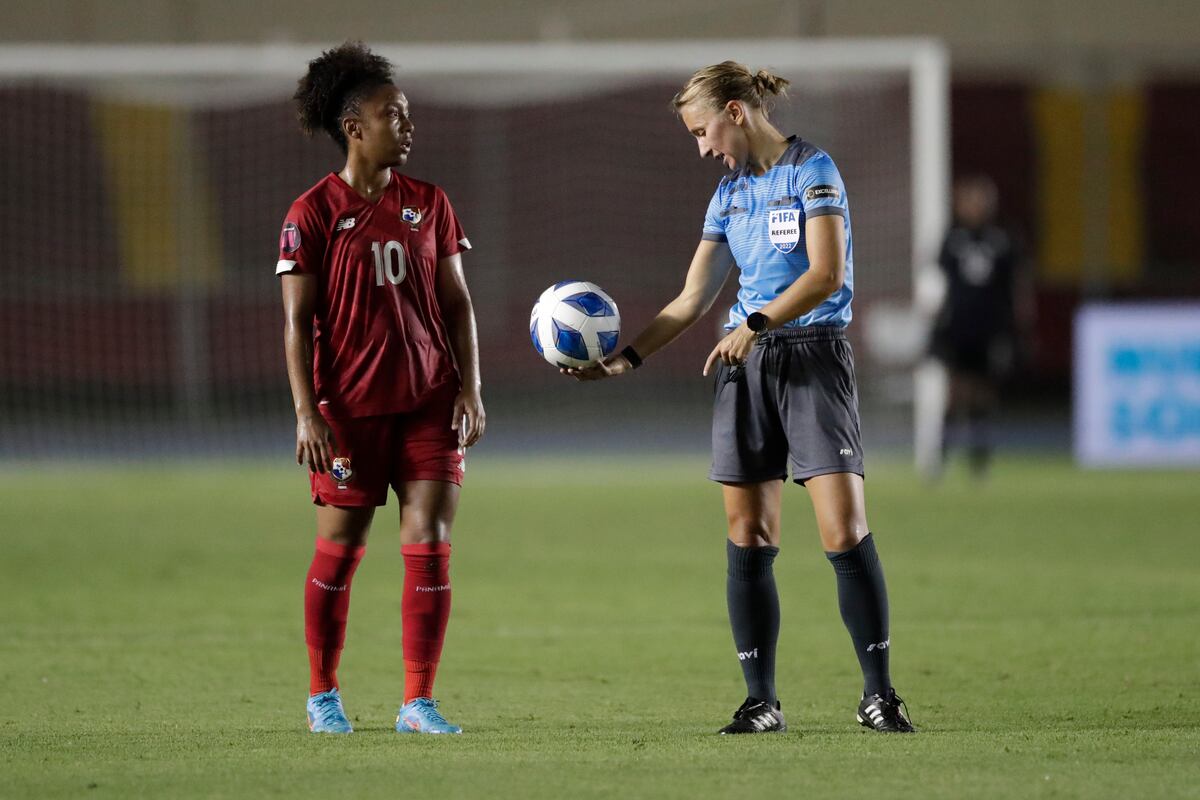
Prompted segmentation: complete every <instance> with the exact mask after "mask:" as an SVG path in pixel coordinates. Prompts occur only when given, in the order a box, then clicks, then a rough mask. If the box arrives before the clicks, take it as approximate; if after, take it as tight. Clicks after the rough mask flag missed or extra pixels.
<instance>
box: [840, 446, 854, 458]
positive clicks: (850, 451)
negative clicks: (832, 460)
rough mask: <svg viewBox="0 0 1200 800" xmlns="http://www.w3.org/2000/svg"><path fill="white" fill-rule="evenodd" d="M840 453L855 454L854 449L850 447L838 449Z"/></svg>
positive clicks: (841, 454)
mask: <svg viewBox="0 0 1200 800" xmlns="http://www.w3.org/2000/svg"><path fill="white" fill-rule="evenodd" d="M838 455H839V456H852V455H854V451H853V450H851V449H850V448H849V447H843V448H842V449H841V450H838Z"/></svg>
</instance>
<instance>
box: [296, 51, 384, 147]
mask: <svg viewBox="0 0 1200 800" xmlns="http://www.w3.org/2000/svg"><path fill="white" fill-rule="evenodd" d="M391 82H392V64H391V62H390V61H388V60H387V59H386V58H384V57H383V56H377V55H375V54H374V53H372V52H371V51H370V49H369V48H368V47H367V46H366V45H365V44H363V43H362V42H346V43H344V44H342V45H339V46H338V47H335V48H332V49H330V50H326V51H325V52H323V53H321V55H320V56H319V57H317V58H314V59H313V60H312V61H310V62H308V71H307V72H306V73H305V74H304V77H302V78H301V79H300V80H299V81H298V82H297V84H296V93H295V94H294V95H292V99H293V100H295V101H296V111H297V117H298V118H299V120H300V130H302V131H304V133H306V134H308V135H309V136H314V135H316V134H317V133H318V132H320V131H324V132H326V133H328V134H329V136H330V138H332V139H333V140H334V141H335V142H337V144H338V146H339V147H341V148H342V151H343V152H345V151H346V150H347V148H348V142H347V141H346V135H345V133H343V132H342V117H343V116H345V115H346V114H347V113H356V112H357V111H358V104H359V103H360V102H361V101H362V98H363V95H365V94H366V92H368V91H370V90H371V89H374V88H375V87H377V86H382V85H384V84H389V83H391Z"/></svg>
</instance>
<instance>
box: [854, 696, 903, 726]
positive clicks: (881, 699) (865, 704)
mask: <svg viewBox="0 0 1200 800" xmlns="http://www.w3.org/2000/svg"><path fill="white" fill-rule="evenodd" d="M902 706H903V708H902ZM907 710H908V707H907V706H904V701H903V700H901V699H900V697H899V695H897V694H896V690H895V689H888V690H887V691H886V692H884V693H883V694H872V695H866V696H864V697H863V699H862V702H861V703H859V704H858V716H857V717H856V719H858V724H859V725H862V726H863V727H864V728H870V729H871V730H873V731H879V732H880V733H916V732H917V729H916V728H914V727H913V726H912V723H911V722H909V721H908V715H907V714H906V713H905V712H906V711H907Z"/></svg>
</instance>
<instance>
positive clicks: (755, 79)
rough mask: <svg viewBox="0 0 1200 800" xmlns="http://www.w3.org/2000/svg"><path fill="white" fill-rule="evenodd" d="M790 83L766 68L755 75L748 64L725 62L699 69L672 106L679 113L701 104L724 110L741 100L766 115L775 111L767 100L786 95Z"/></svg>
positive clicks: (675, 98)
mask: <svg viewBox="0 0 1200 800" xmlns="http://www.w3.org/2000/svg"><path fill="white" fill-rule="evenodd" d="M790 83H791V82H790V81H788V80H786V79H785V78H781V77H779V76H778V75H774V74H772V73H770V72H767V71H766V70H765V69H760V70H759V71H758V72H751V71H750V68H749V67H747V66H746V65H745V64H740V63H738V62H737V61H722V62H721V63H720V64H713V65H712V66H711V67H705V68H704V69H701V70H697V71H696V73H695V74H694V75H692V77H690V78H688V82H687V83H685V84H684V85H683V88H682V89H680V90H679V93H678V94H676V95H675V97H674V98H672V100H671V106H672V107H673V108H674V109H675V110H676V111H678V110H679V109H681V108H683V107H684V106H686V105H688V104H690V103H694V102H697V101H701V102H705V103H708V105H709V106H711V107H712V108H724V107H725V104H726V103H728V102H729V101H730V100H740V101H742V102H743V103H746V104H747V105H749V106H750V107H751V108H759V109H762V112H763V113H764V114H766V113H768V112H769V111H770V110H771V103H770V101H769V100H768V99H767V98H769V97H775V96H786V95H787V87H788V85H789V84H790Z"/></svg>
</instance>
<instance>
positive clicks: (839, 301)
mask: <svg viewBox="0 0 1200 800" xmlns="http://www.w3.org/2000/svg"><path fill="white" fill-rule="evenodd" d="M788 141H789V142H790V144H789V145H788V149H787V150H786V151H784V154H783V156H781V157H780V159H779V161H778V162H776V164H775V166H773V167H771V169H769V170H767V171H766V173H764V174H763V175H757V176H756V175H754V174H753V173H752V172H751V171H750V170H749V169H747V168H745V167H743V168H741V169H738V170H735V171H734V172H732V173H730V174H729V175H727V176H726V177H724V178H722V179H721V183H720V184H719V185H718V186H717V191H716V193H715V194H714V195H713V198H712V200H711V201H710V202H709V204H708V212H707V213H706V214H705V216H704V233H703V236H702V237H701V238H703V239H705V240H706V241H710V242H729V249H730V251H731V252H732V253H733V258H734V261H736V262H737V266H738V269H739V270H740V273H741V274H740V276H739V279H738V280H739V283H740V288H739V290H738V300H737V302H736V303H735V304H734V305H733V307H732V308H730V309H729V322H728V323H726V325H725V327H726V329H727V330H732V329H733V328H736V327H737V326H738V325H741V324H742V323H743V322H745V320H746V317H747V316H748V315H749V314H750V313H752V312H754V311H758V310H759V309H761V308H762V307H763V306H765V305H766V304H767V303H769V302H771V301H772V300H774V299H775V298H776V297H778V296H779V295H780V294H782V293H783V291H784V290H785V289H787V288H788V287H789V286H791V285H792V284H793V283H795V282H796V279H797V278H799V277H800V276H801V275H803V274H804V273H805V272H807V271H808V267H809V263H808V250H807V248H806V247H805V240H804V223H805V221H806V220H807V219H808V218H809V217H816V216H821V215H822V214H837V215H838V216H840V217H841V218H842V219H843V220H845V223H846V279H845V281H844V282H843V283H842V286H841V288H840V289H838V290H837V291H836V292H834V293H833V294H832V295H830V296H829V297H828V298H827V299H826V300H825V301H824V302H822V303H821V304H820V305H819V306H817V307H816V308H814V309H813V310H812V311H810V312H808V313H807V314H805V315H803V316H801V317H797V318H796V319H793V320H790V321H788V322H787V323H786V324H785V325H784V327H788V328H797V327H801V326H807V325H829V326H835V327H840V328H844V327H846V325H848V324H849V323H850V317H851V313H850V300H851V299H852V298H853V297H854V246H853V239H852V237H851V235H850V204H849V201H848V200H847V199H846V186H845V184H843V183H842V176H841V174H840V173H839V172H838V168H837V166H836V165H835V164H834V163H833V159H832V158H830V157H829V155H828V154H826V153H825V151H823V150H820V149H819V148H817V147H816V146H814V145H812V144H810V143H808V142H806V141H804V140H803V139H800V138H799V137H796V136H792V137H790V138H789V139H788Z"/></svg>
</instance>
